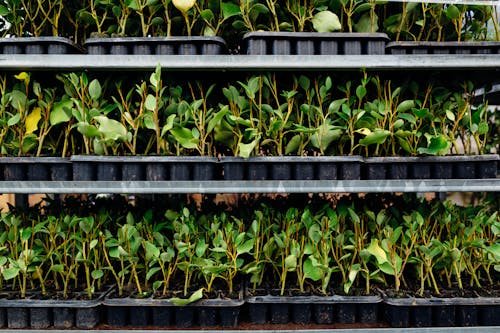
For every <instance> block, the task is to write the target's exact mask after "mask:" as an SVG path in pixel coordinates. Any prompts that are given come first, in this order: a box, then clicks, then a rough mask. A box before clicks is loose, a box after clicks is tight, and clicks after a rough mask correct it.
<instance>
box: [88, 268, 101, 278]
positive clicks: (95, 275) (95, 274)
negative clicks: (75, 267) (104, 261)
mask: <svg viewBox="0 0 500 333" xmlns="http://www.w3.org/2000/svg"><path fill="white" fill-rule="evenodd" d="M90 275H91V276H92V278H93V279H94V280H99V279H100V278H102V277H103V276H104V272H103V271H102V269H95V270H93V271H92V273H90Z"/></svg>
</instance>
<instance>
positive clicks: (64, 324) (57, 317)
mask: <svg viewBox="0 0 500 333" xmlns="http://www.w3.org/2000/svg"><path fill="white" fill-rule="evenodd" d="M52 316H53V320H54V328H60V329H69V328H71V327H73V326H74V325H75V309H71V308H54V310H53V312H52Z"/></svg>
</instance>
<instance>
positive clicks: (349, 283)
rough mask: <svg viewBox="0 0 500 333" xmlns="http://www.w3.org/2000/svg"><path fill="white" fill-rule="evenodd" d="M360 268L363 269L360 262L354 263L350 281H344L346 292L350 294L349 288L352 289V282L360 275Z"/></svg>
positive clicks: (350, 271) (350, 272)
mask: <svg viewBox="0 0 500 333" xmlns="http://www.w3.org/2000/svg"><path fill="white" fill-rule="evenodd" d="M360 270H361V265H360V264H354V265H352V266H351V269H350V270H349V275H348V278H349V279H348V281H346V283H344V293H346V294H349V290H350V289H351V286H352V284H353V283H354V281H355V280H356V277H357V276H358V273H359V271H360Z"/></svg>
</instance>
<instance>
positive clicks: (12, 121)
mask: <svg viewBox="0 0 500 333" xmlns="http://www.w3.org/2000/svg"><path fill="white" fill-rule="evenodd" d="M20 120H21V114H20V113H16V114H15V115H14V116H12V117H10V118H9V120H7V125H8V126H15V125H17V123H19V121H20Z"/></svg>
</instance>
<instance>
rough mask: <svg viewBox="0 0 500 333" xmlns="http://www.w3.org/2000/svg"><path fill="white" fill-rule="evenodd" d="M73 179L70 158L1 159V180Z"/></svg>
mask: <svg viewBox="0 0 500 333" xmlns="http://www.w3.org/2000/svg"><path fill="white" fill-rule="evenodd" d="M2 176H3V178H2ZM71 179H72V177H71V163H70V161H69V159H68V158H64V157H0V180H63V181H64V180H71Z"/></svg>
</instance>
